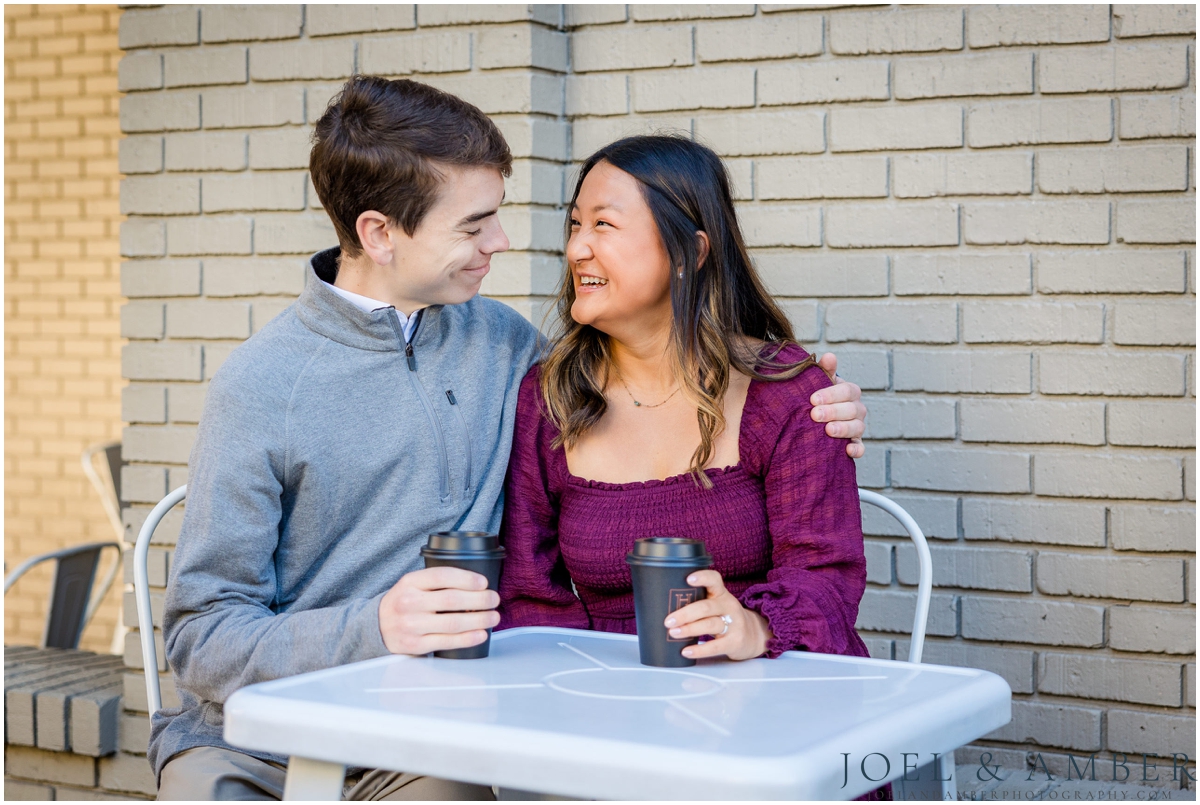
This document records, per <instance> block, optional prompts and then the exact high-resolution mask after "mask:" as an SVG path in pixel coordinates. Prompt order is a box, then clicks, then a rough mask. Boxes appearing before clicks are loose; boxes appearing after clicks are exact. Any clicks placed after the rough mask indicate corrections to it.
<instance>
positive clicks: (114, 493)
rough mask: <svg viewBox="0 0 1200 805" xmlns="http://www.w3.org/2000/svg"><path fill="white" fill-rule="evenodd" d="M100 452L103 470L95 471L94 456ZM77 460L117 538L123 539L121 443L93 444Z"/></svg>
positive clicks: (100, 464)
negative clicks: (96, 494)
mask: <svg viewBox="0 0 1200 805" xmlns="http://www.w3.org/2000/svg"><path fill="white" fill-rule="evenodd" d="M101 454H103V456H104V460H103V462H100V463H99V466H100V467H101V468H102V470H103V471H97V469H96V467H97V462H96V457H97V456H98V455H101ZM79 460H80V463H81V464H82V465H83V474H84V475H86V476H87V479H88V480H89V481H91V482H92V486H93V487H95V489H96V492H97V493H98V494H99V495H100V502H101V503H102V504H103V505H104V512H105V513H106V514H107V515H108V520H109V522H110V523H111V524H112V527H113V531H114V532H116V536H117V539H119V540H122V541H124V539H125V525H124V523H122V522H121V443H120V442H105V443H104V444H94V445H92V446H91V447H89V448H87V449H86V450H84V451H83V455H81V456H80V458H79Z"/></svg>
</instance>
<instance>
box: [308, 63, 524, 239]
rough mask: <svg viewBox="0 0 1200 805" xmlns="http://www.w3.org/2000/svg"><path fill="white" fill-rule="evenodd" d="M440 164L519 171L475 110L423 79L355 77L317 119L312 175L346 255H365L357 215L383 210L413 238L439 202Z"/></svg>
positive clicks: (492, 127) (489, 123) (490, 124)
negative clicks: (357, 229) (422, 80)
mask: <svg viewBox="0 0 1200 805" xmlns="http://www.w3.org/2000/svg"><path fill="white" fill-rule="evenodd" d="M438 165H458V166H463V167H492V168H496V169H497V170H498V171H500V173H501V174H503V175H504V176H508V175H509V174H510V173H512V153H511V152H510V151H509V150H508V143H506V142H505V141H504V137H503V136H502V135H501V134H500V130H499V129H497V128H496V124H495V123H493V122H492V121H491V120H489V119H488V117H487V115H485V114H484V113H483V112H481V111H479V109H477V108H476V107H474V106H472V105H471V104H469V103H467V102H466V101H464V100H462V99H461V98H457V97H455V96H454V95H451V94H449V93H447V92H442V91H441V90H438V89H434V88H433V87H430V86H428V85H426V84H420V83H417V82H416V81H409V80H407V79H400V80H395V81H389V80H388V79H386V78H379V77H378V76H354V77H353V78H351V79H350V80H349V81H347V82H346V85H345V86H344V87H342V91H341V92H340V93H338V95H337V96H336V97H335V98H334V99H333V100H332V101H331V102H330V104H329V108H327V109H326V110H325V114H323V115H321V119H320V120H318V121H317V126H316V132H315V133H314V135H313V149H312V153H311V155H310V156H309V160H308V170H309V173H310V174H311V175H312V180H313V185H314V186H315V187H316V188H317V195H318V196H319V197H320V199H321V205H322V206H323V207H324V208H325V211H326V212H328V213H329V217H330V218H332V219H333V226H334V229H336V230H337V234H338V240H339V241H340V242H341V245H342V252H343V253H344V254H347V255H349V256H352V257H353V256H357V255H358V254H359V253H360V252H361V250H362V244H361V243H359V241H358V233H357V231H356V229H355V225H356V222H357V221H358V216H359V215H361V214H362V213H363V212H365V211H367V210H376V211H378V212H381V213H383V214H384V215H386V216H387V217H388V218H389V219H391V220H392V221H393V222H394V223H395V224H396V225H398V226H399V227H400V228H401V229H403V230H404V231H405V232H406V233H408V234H409V235H410V236H411V235H412V234H413V233H414V232H415V231H416V229H417V226H418V225H419V224H420V223H421V219H422V218H424V217H425V215H426V213H428V212H429V210H430V208H431V207H432V206H433V204H434V202H435V201H437V194H438V188H439V186H440V184H441V182H442V178H443V177H442V174H441V172H439V171H438Z"/></svg>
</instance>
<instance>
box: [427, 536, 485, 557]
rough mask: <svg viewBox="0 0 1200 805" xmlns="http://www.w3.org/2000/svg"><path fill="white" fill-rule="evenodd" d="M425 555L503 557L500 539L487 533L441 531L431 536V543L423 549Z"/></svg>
mask: <svg viewBox="0 0 1200 805" xmlns="http://www.w3.org/2000/svg"><path fill="white" fill-rule="evenodd" d="M421 554H422V555H423V556H424V555H442V556H445V555H447V554H458V555H461V554H487V555H489V556H503V555H504V548H502V547H501V546H500V537H498V536H497V535H495V534H489V533H487V532H486V531H439V532H438V533H436V534H430V535H429V541H428V542H427V543H426V545H425V547H423V548H422V549H421Z"/></svg>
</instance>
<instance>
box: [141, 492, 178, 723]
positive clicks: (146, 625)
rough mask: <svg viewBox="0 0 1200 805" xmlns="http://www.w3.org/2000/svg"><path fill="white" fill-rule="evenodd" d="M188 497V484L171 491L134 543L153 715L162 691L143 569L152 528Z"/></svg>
mask: <svg viewBox="0 0 1200 805" xmlns="http://www.w3.org/2000/svg"><path fill="white" fill-rule="evenodd" d="M186 496H187V484H184V485H183V486H181V487H179V488H178V489H174V490H172V491H171V492H170V493H169V494H168V495H167V496H166V497H165V498H163V499H162V500H160V501H159V502H158V505H157V506H155V507H154V508H153V509H151V510H150V515H149V516H148V517H147V518H146V522H144V523H142V530H141V531H139V532H138V538H137V543H136V544H135V545H134V546H133V597H134V600H135V601H136V603H137V617H138V637H140V638H141V639H142V665H143V666H145V671H146V709H147V710H149V711H150V717H151V718H153V717H154V714H155V712H157V711H158V710H159V709H161V708H162V693H161V691H160V690H159V687H158V652H157V651H156V650H155V648H154V616H153V615H152V614H151V612H150V577H149V575H148V574H147V572H146V554H147V552H148V551H149V550H150V539H151V537H153V536H154V529H156V528H158V524H159V523H160V522H162V519H163V517H165V516H166V514H167V512H169V511H170V510H171V509H172V508H174V506H175V504H176V503H178V502H179V501H181V500H183V499H184V497H186Z"/></svg>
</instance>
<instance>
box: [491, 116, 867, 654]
mask: <svg viewBox="0 0 1200 805" xmlns="http://www.w3.org/2000/svg"><path fill="white" fill-rule="evenodd" d="M569 227H570V231H569V235H568V241H567V250H566V256H567V261H568V264H569V271H568V273H567V276H566V277H565V278H564V281H563V284H562V287H561V290H560V292H559V297H558V312H559V315H560V318H561V325H562V328H563V332H562V334H561V335H560V337H559V338H558V339H557V340H556V342H555V343H554V344H553V346H552V348H551V349H550V351H549V353H548V354H547V355H546V356H545V357H544V358H543V360H542V363H541V365H540V367H539V366H535V367H534V368H533V369H532V370H531V371H530V373H529V374H528V375H527V376H526V377H525V380H524V382H523V383H522V385H521V390H520V397H519V401H518V406H517V423H516V431H515V435H514V440H513V451H512V457H511V460H510V464H509V478H508V486H507V491H506V502H505V515H504V526H503V534H504V539H505V546H506V547H507V549H508V556H507V560H506V562H505V567H504V573H503V577H502V579H501V582H500V596H501V602H502V603H501V620H500V627H499V628H506V627H511V626H534V625H546V626H570V627H576V628H582V629H596V630H602V631H610V632H622V633H625V634H635V633H636V629H637V627H636V621H635V617H634V608H633V594H632V588H631V582H630V575H629V570H628V567H627V565H626V564H625V554H626V553H627V552H628V551H629V550H630V547H631V546H632V544H633V541H634V539H637V538H640V537H649V536H660V535H662V536H678V537H690V538H694V539H700V540H703V541H704V543H705V545H706V546H707V547H708V550H709V552H710V553H711V554H712V556H713V559H714V563H713V568H712V569H710V570H702V571H698V572H696V573H694V574H693V575H692V576H691V577H689V583H691V584H694V585H696V586H703V587H706V588H707V590H708V597H707V598H706V599H704V600H702V601H698V602H696V603H694V604H691V605H690V606H687V607H685V608H683V609H680V610H678V611H676V612H675V613H673V614H672V616H671V617H670V618H669V619H668V620H667V622H666V625H667V626H668V627H669V628H670V633H671V635H672V636H674V637H680V638H685V637H693V636H700V635H709V636H712V638H713V639H711V640H708V641H707V642H703V643H700V644H698V645H695V646H692V647H689V648H686V649H684V654H685V655H687V656H689V657H695V658H700V657H712V656H720V655H724V656H727V657H729V658H730V659H734V660H741V659H748V658H751V657H758V656H763V655H765V656H768V657H775V656H778V655H779V654H780V653H781V652H783V651H787V650H791V649H802V650H807V651H815V652H823V653H834V654H849V655H854V656H866V655H867V650H866V647H865V646H864V644H863V641H862V640H861V639H860V638H859V636H858V634H857V632H855V630H854V621H855V619H856V617H857V612H858V604H859V601H860V599H861V598H862V593H863V589H864V587H865V583H866V563H865V560H864V557H863V540H862V528H861V521H860V514H859V507H858V496H857V489H856V483H855V473H854V462H853V461H852V460H851V459H850V458H849V457H848V456H847V455H846V449H845V448H846V443H845V442H844V441H843V440H839V439H833V438H831V437H829V436H827V435H826V434H825V430H824V427H823V426H822V425H820V424H818V423H816V422H813V421H812V419H811V417H810V416H809V414H810V411H811V405H810V402H809V399H810V397H811V395H812V394H813V392H815V391H816V390H817V389H819V388H823V387H826V386H829V385H830V381H829V378H828V377H827V376H826V375H825V373H824V372H823V371H822V370H821V369H820V368H819V367H817V366H816V365H815V361H814V358H813V357H812V356H810V355H808V354H807V353H806V352H805V351H804V350H803V349H802V348H800V346H799V345H798V344H796V343H795V342H794V341H793V340H792V331H791V327H790V325H789V324H788V321H787V319H786V318H785V317H784V315H783V314H782V313H781V312H780V310H779V308H778V307H777V306H776V305H775V304H774V302H772V300H771V298H770V296H769V294H768V293H767V292H766V290H765V289H764V288H763V286H762V284H761V282H760V281H759V279H758V277H757V275H756V274H755V272H754V270H753V268H752V266H751V263H750V259H749V256H748V254H747V252H746V248H745V245H744V243H743V240H742V236H741V233H740V231H739V229H738V225H737V218H736V215H735V213H734V209H733V202H732V198H731V195H730V191H729V182H728V178H727V176H726V174H725V169H724V166H723V165H722V164H721V161H720V159H719V158H718V157H717V156H716V154H714V153H713V152H712V151H711V150H709V149H708V148H706V147H704V146H702V145H698V144H696V143H693V142H691V141H690V140H687V139H683V138H680V137H670V136H642V137H630V138H626V139H623V140H620V141H618V142H616V143H613V144H612V145H609V146H607V147H605V148H603V149H601V150H600V151H599V152H597V153H596V154H595V155H593V156H592V157H591V158H590V159H588V160H587V162H586V163H584V165H583V167H582V170H581V174H580V179H579V183H578V184H577V185H576V188H575V195H574V198H573V199H572V203H571V208H570V224H569ZM572 586H574V588H575V590H577V591H578V596H576V594H575V593H574V592H573V591H572Z"/></svg>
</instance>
